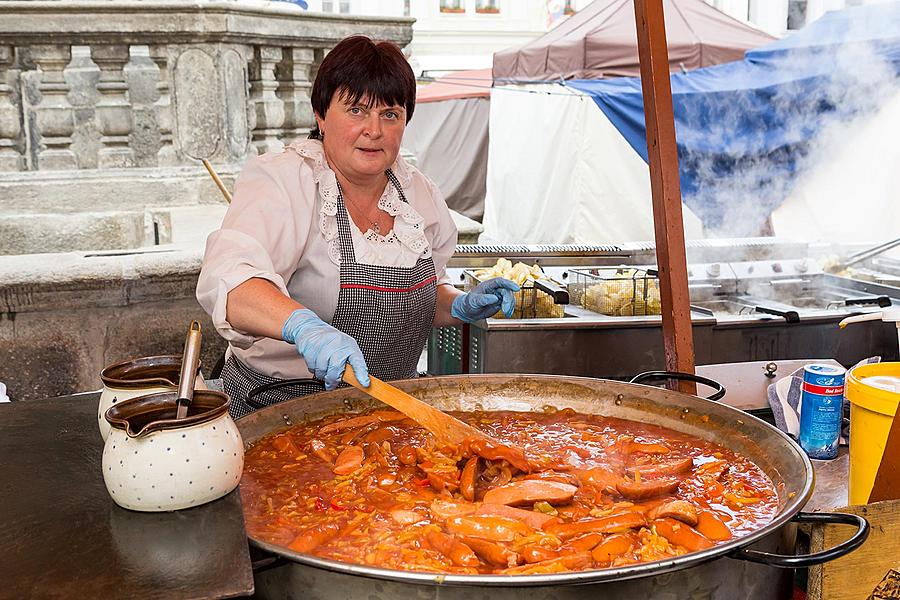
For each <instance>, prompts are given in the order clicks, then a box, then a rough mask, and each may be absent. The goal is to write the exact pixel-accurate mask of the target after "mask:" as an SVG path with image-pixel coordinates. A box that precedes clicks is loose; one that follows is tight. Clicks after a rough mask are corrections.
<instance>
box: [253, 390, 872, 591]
mask: <svg viewBox="0 0 900 600" xmlns="http://www.w3.org/2000/svg"><path fill="white" fill-rule="evenodd" d="M392 383H393V385H396V386H397V387H399V388H401V389H403V390H404V391H406V392H408V393H410V394H412V395H413V396H415V397H417V398H420V399H421V400H424V401H425V402H428V403H430V404H432V405H434V406H436V407H437V408H440V409H442V410H448V411H453V410H461V411H472V410H515V411H532V412H534V411H543V410H546V408H547V407H554V408H557V409H562V408H572V409H574V410H576V411H578V412H581V413H588V414H600V415H605V416H611V417H619V418H622V419H629V420H632V421H638V422H642V423H652V424H655V425H661V426H664V427H668V428H670V429H674V430H675V431H679V432H682V433H686V434H690V435H693V436H696V437H698V438H701V439H705V440H710V441H712V442H716V443H718V444H721V445H723V446H725V447H727V448H729V449H731V450H734V451H736V452H739V453H740V454H742V455H744V456H746V457H747V458H749V459H750V460H752V461H753V462H754V463H756V465H757V466H759V467H760V468H761V469H762V470H763V471H764V472H765V473H766V474H767V475H768V476H769V477H770V478H771V480H772V482H773V483H774V484H775V487H776V489H777V491H778V498H779V504H778V512H777V513H776V515H775V517H774V519H773V520H772V521H771V522H770V523H769V524H768V525H766V526H764V527H761V528H760V529H758V530H757V531H755V532H753V533H751V534H750V535H747V536H745V537H742V538H738V539H734V540H731V541H729V542H727V543H724V544H720V545H717V546H714V547H712V548H709V549H707V550H703V551H700V552H692V553H689V554H685V555H683V556H678V557H675V558H672V559H669V560H662V561H656V562H649V563H640V564H635V565H628V566H623V567H614V568H609V569H600V570H592V571H579V572H571V573H557V574H546V575H515V576H509V575H450V574H436V573H421V572H411V571H398V570H392V569H380V568H377V567H372V566H366V565H357V564H349V563H343V562H338V561H334V560H328V559H325V558H319V557H316V556H311V555H308V554H300V553H297V552H294V551H292V550H290V549H288V548H285V547H282V546H276V545H273V544H270V543H267V542H265V541H263V540H259V539H255V538H253V537H252V536H251V538H250V539H251V542H252V544H253V545H255V546H257V547H259V548H261V549H263V550H266V551H268V552H272V553H275V554H278V555H281V556H282V557H285V558H287V559H289V560H291V561H295V562H297V563H301V564H305V565H310V566H313V567H317V568H319V569H326V570H329V571H333V572H336V573H343V574H347V575H355V576H363V577H368V578H378V579H384V580H391V581H397V582H405V583H418V584H428V583H430V584H440V585H462V586H501V587H521V586H559V585H567V584H585V583H599V582H607V581H615V580H626V579H634V578H639V577H647V576H653V575H659V574H662V573H666V572H670V571H676V570H679V569H685V568H688V567H691V566H694V565H698V564H700V563H704V562H707V561H711V560H713V559H716V558H718V557H723V556H726V555H728V556H730V557H732V558H742V559H744V560H749V561H752V562H763V563H766V564H770V565H775V566H786V567H796V566H804V565H808V564H815V563H817V562H824V560H830V559H832V558H835V557H836V556H823V555H824V554H825V553H820V555H818V556H815V555H813V556H808V557H802V558H796V557H783V556H778V555H771V554H766V553H761V552H758V551H755V550H747V549H746V547H747V546H750V545H752V544H754V543H755V542H757V541H759V540H761V539H763V538H766V537H767V536H770V535H771V534H773V533H775V532H776V531H777V530H779V529H780V528H782V527H784V526H786V525H788V524H789V523H790V522H791V520H792V519H794V518H795V516H796V515H797V514H798V513H799V511H800V510H801V508H802V507H803V505H804V504H805V503H806V502H807V500H808V499H809V497H810V495H811V494H812V490H813V469H812V465H811V464H810V461H809V459H808V458H807V457H806V455H805V454H804V453H803V451H802V450H801V449H800V447H799V446H798V445H797V444H795V443H794V442H793V441H792V440H791V439H790V438H789V437H788V436H786V435H785V434H784V433H782V432H781V431H779V430H778V429H776V428H774V427H772V426H771V425H769V424H767V423H765V422H763V421H761V420H759V419H757V418H755V417H752V416H750V415H747V414H746V413H743V412H740V411H738V410H736V409H733V408H731V407H728V406H725V405H723V404H718V403H716V402H712V401H709V400H705V399H702V398H698V397H696V396H691V395H688V394H683V393H680V392H675V391H670V390H666V389H661V388H656V387H650V386H645V385H637V384H631V383H622V382H617V381H608V380H603V379H591V378H584V377H565V376H557V375H453V376H444V377H424V378H419V379H413V380H404V381H396V382H392ZM376 405H379V406H382V405H380V404H378V403H377V402H376V401H374V400H372V399H371V398H368V397H367V396H365V395H364V394H363V393H362V392H360V391H357V390H355V389H352V388H348V389H340V390H336V391H332V392H324V393H319V394H311V395H309V396H304V397H301V398H295V399H293V400H290V401H287V402H284V403H281V404H277V405H274V406H270V407H268V408H266V409H263V410H260V411H257V412H255V413H253V414H251V415H248V416H246V417H244V418H242V419H239V420H238V428H239V429H240V431H241V434H242V436H243V439H244V443H245V444H246V445H247V446H251V445H252V444H253V443H254V442H255V441H256V440H258V439H260V438H261V437H263V436H264V435H266V434H267V433H270V432H272V431H275V430H278V429H282V428H285V427H287V426H289V425H291V424H294V423H300V422H302V421H304V420H313V419H317V418H320V417H323V416H325V415H329V414H335V413H341V412H357V411H361V410H365V409H368V408H372V407H374V406H376ZM813 518H816V517H813ZM820 520H829V518H828V517H827V516H826V518H825V519H820ZM830 520H840V519H834V518H831V519H830ZM841 522H848V523H851V524H855V525H857V526H858V527H859V529H860V532H858V534H857V535H856V536H854V539H853V540H851V541H853V544H851V546H852V547H848V546H842V547H841V548H840V550H843V553H846V552H849V551H850V550H852V549H853V548H855V547H856V546H858V545H859V544H861V543H862V541H863V540H864V538H865V533H867V532H866V531H865V530H866V525H865V523H864V522H859V521H858V520H856V519H855V518H854V517H849V520H847V519H844V520H843V521H841ZM772 537H777V536H772ZM835 550H838V549H835ZM838 555H839V554H838ZM823 559H824V560H823ZM729 562H731V561H729Z"/></svg>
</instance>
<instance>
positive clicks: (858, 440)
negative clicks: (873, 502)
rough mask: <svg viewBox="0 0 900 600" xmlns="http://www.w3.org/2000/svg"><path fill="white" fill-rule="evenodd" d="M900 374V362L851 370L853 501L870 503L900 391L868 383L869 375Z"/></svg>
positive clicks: (898, 375) (864, 366)
mask: <svg viewBox="0 0 900 600" xmlns="http://www.w3.org/2000/svg"><path fill="white" fill-rule="evenodd" d="M877 376H888V377H900V362H888V363H876V364H872V365H860V366H858V367H854V368H853V369H850V372H849V373H847V399H848V400H849V401H850V504H867V503H868V502H869V494H870V493H871V492H872V485H873V484H874V483H875V475H876V473H878V466H879V465H880V464H881V457H882V455H883V454H884V447H885V445H886V444H887V437H888V432H890V430H891V423H892V422H893V420H894V413H895V412H897V404H898V403H900V393H897V392H892V391H889V390H886V389H881V388H878V387H874V386H872V385H867V384H866V379H867V378H869V377H877Z"/></svg>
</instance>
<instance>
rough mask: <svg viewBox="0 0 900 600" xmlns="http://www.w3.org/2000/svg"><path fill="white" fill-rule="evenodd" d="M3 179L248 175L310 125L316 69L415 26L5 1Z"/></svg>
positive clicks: (261, 10) (0, 47) (208, 9)
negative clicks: (261, 158) (260, 157)
mask: <svg viewBox="0 0 900 600" xmlns="http://www.w3.org/2000/svg"><path fill="white" fill-rule="evenodd" d="M0 12H2V14H3V17H2V18H0V173H8V172H20V171H48V170H67V169H78V170H81V169H99V170H106V169H123V168H124V169H127V168H136V167H144V168H148V167H149V168H166V167H174V166H186V165H195V164H196V161H198V160H199V159H203V158H205V159H209V160H210V161H212V162H214V163H224V164H235V163H237V164H239V163H242V162H243V161H244V160H245V159H246V158H247V157H248V155H255V154H257V153H262V152H266V151H269V150H277V149H279V148H280V147H281V146H282V145H283V144H284V143H285V142H289V141H290V140H293V139H295V138H297V137H299V136H302V135H304V134H305V133H306V132H307V131H308V130H309V128H310V127H311V126H312V125H313V123H314V122H313V115H312V110H311V108H310V106H309V92H310V88H311V86H312V80H313V78H314V77H315V73H316V69H317V68H318V64H319V62H320V61H321V60H322V57H323V55H324V53H325V52H327V50H328V49H329V48H330V47H332V46H333V45H334V44H335V43H336V42H337V41H338V40H340V39H341V38H343V37H345V36H347V35H350V34H353V33H362V34H365V35H369V36H371V37H375V38H380V39H390V40H393V41H396V42H397V43H399V44H400V45H401V46H405V45H406V44H407V43H408V42H409V41H410V39H411V37H412V20H411V19H386V18H380V17H353V18H347V17H339V16H331V15H324V14H315V13H308V12H306V11H303V10H301V9H300V8H298V7H296V6H295V5H293V4H289V3H281V2H265V1H261V0H260V1H254V0H243V1H238V2H236V1H230V2H229V1H223V0H197V1H192V2H184V1H177V0H168V1H157V0H149V1H135V0H112V1H96V0H95V1H90V2H84V1H77V0H76V1H71V0H69V1H66V2H58V1H52V0H38V1H3V2H0Z"/></svg>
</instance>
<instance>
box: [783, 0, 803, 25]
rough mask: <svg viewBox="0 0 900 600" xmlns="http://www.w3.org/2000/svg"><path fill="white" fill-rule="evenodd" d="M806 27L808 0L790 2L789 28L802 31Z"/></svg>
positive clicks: (789, 0) (790, 0)
mask: <svg viewBox="0 0 900 600" xmlns="http://www.w3.org/2000/svg"><path fill="white" fill-rule="evenodd" d="M804 25H806V0H788V15H787V28H788V29H800V28H801V27H803V26H804Z"/></svg>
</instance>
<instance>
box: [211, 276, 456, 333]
mask: <svg viewBox="0 0 900 600" xmlns="http://www.w3.org/2000/svg"><path fill="white" fill-rule="evenodd" d="M298 308H305V307H304V306H303V305H302V304H300V303H299V302H297V301H296V300H293V299H291V298H289V297H287V296H285V295H284V294H282V293H281V291H280V290H279V289H278V288H277V287H276V286H275V284H273V283H272V282H271V281H268V280H266V279H260V278H258V277H253V278H251V279H248V280H247V281H245V282H244V283H242V284H240V285H239V286H237V287H236V288H234V289H233V290H231V291H230V292H228V300H227V303H226V305H225V312H226V319H227V320H228V322H229V323H230V324H231V326H232V327H233V328H235V329H240V330H241V331H245V332H247V333H248V334H250V335H262V336H265V337H268V338H273V339H276V340H280V339H282V338H281V328H282V326H283V325H284V323H285V321H287V318H288V317H289V316H291V313H292V312H294V311H295V310H297V309H298ZM447 310H448V311H449V310H450V308H449V305H448V308H447Z"/></svg>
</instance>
